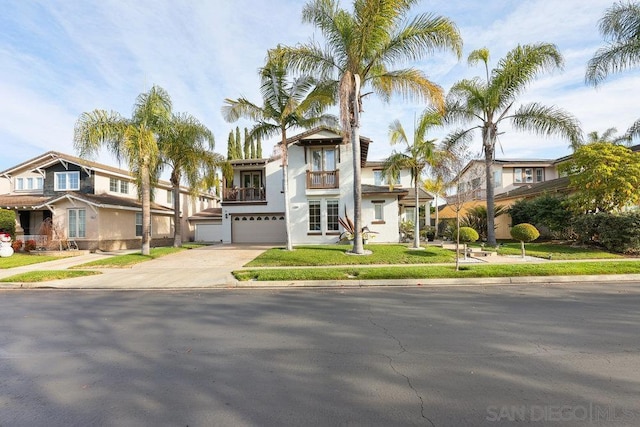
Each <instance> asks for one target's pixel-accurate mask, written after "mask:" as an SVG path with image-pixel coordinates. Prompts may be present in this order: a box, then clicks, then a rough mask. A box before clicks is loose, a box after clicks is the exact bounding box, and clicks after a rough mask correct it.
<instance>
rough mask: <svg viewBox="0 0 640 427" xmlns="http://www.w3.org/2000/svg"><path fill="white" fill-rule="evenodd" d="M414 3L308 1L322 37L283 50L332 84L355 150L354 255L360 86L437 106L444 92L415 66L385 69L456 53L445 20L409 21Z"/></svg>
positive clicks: (308, 14) (308, 18)
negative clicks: (349, 5)
mask: <svg viewBox="0 0 640 427" xmlns="http://www.w3.org/2000/svg"><path fill="white" fill-rule="evenodd" d="M416 3H417V0H354V1H353V12H350V11H347V10H344V9H341V8H339V2H338V0H311V1H310V2H309V3H307V4H306V5H305V7H304V8H303V11H302V20H303V22H306V23H311V24H313V25H314V26H316V27H317V28H318V29H319V30H320V31H321V32H322V34H323V35H324V38H325V46H324V48H323V47H322V46H320V44H318V43H317V42H315V41H313V40H312V41H310V42H308V43H307V44H301V45H298V46H296V47H289V48H286V53H287V55H288V56H289V57H290V58H291V64H292V65H293V67H294V68H295V69H297V70H299V71H301V72H303V73H306V74H313V75H317V76H318V77H319V78H321V79H323V80H324V79H330V80H333V81H334V82H335V84H336V85H337V87H338V94H339V107H340V124H341V127H342V132H343V135H344V139H345V142H351V144H352V153H353V159H352V160H353V176H354V180H353V195H354V196H353V197H354V227H355V235H354V239H353V249H352V252H353V253H356V254H363V253H364V247H363V242H362V232H361V230H362V188H361V174H360V132H359V129H360V112H361V111H362V97H363V96H364V95H366V94H362V92H361V88H362V87H365V86H370V87H371V89H372V90H373V92H375V93H376V94H377V95H379V96H380V97H381V98H382V99H383V100H384V101H389V100H390V98H391V96H392V95H393V94H395V93H398V94H401V95H403V96H405V97H416V98H418V99H421V100H427V101H431V102H432V103H433V104H435V105H437V106H442V103H443V101H442V99H443V95H442V89H441V88H440V87H439V86H438V85H436V84H435V83H433V82H431V81H430V80H429V79H427V77H426V76H425V74H424V73H422V72H421V71H419V70H417V69H415V68H405V69H399V70H391V69H390V67H392V66H393V65H395V64H397V63H401V62H404V61H406V60H417V59H421V58H424V57H426V56H427V55H428V54H431V53H433V51H435V50H436V49H439V50H451V51H453V52H455V53H456V54H458V56H459V55H460V52H461V50H462V39H461V37H460V34H459V33H458V30H457V28H456V26H455V24H454V23H453V22H452V21H450V20H449V19H446V18H443V17H439V16H435V15H431V14H421V15H418V16H416V17H414V18H412V19H409V18H408V16H407V15H408V13H409V10H410V8H411V7H412V6H413V5H415V4H416Z"/></svg>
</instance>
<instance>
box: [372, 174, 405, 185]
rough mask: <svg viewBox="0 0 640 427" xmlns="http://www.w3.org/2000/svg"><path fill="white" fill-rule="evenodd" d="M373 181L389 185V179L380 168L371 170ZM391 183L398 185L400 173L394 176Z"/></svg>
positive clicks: (376, 183) (377, 183)
mask: <svg viewBox="0 0 640 427" xmlns="http://www.w3.org/2000/svg"><path fill="white" fill-rule="evenodd" d="M373 183H374V184H375V185H381V186H382V185H389V181H388V179H387V177H386V176H385V175H384V174H383V173H382V170H374V171H373ZM393 185H400V175H398V176H397V177H395V179H394V180H393Z"/></svg>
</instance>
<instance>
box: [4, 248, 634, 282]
mask: <svg viewBox="0 0 640 427" xmlns="http://www.w3.org/2000/svg"><path fill="white" fill-rule="evenodd" d="M270 247H272V246H270V245H214V246H204V247H200V248H196V249H191V250H186V251H182V252H178V253H176V254H172V255H167V256H164V257H161V258H157V259H154V260H151V261H146V262H142V263H139V264H136V265H134V266H133V267H130V268H105V269H99V271H100V272H101V273H102V274H99V275H95V276H86V277H79V278H73V279H63V280H52V281H47V282H39V283H14V284H11V283H0V289H11V288H13V289H15V288H59V289H122V290H124V289H141V290H145V289H165V290H173V289H203V288H276V287H277V288H280V287H364V286H424V285H457V286H463V285H474V286H475V285H478V284H487V285H490V284H522V283H563V282H567V283H569V282H584V281H615V282H621V281H640V274H632V275H600V276H546V277H497V278H481V279H470V278H465V279H402V280H368V281H364V280H322V281H283V282H257V281H247V282H239V281H237V280H236V279H235V278H234V277H233V276H232V275H231V272H232V271H233V270H238V269H241V268H242V267H243V265H245V264H246V263H247V262H249V261H251V260H252V259H254V258H255V257H256V256H258V255H259V254H261V253H262V252H264V251H265V250H267V249H269V248H270ZM129 252H131V251H129ZM113 255H116V253H96V254H86V255H81V256H76V257H69V258H63V259H59V260H54V261H48V262H44V263H38V264H31V265H28V266H23V267H16V268H10V269H4V270H0V278H5V277H9V276H13V275H15V274H19V273H23V272H28V271H37V270H64V269H67V268H69V267H72V266H76V265H80V264H84V263H87V262H90V261H94V260H98V259H101V258H104V257H109V256H113ZM619 260H620V259H619V258H618V259H609V260H601V261H602V262H615V261H619ZM583 261H593V260H583ZM636 261H638V262H640V260H637V259H636ZM522 262H527V263H550V262H551V263H554V262H563V261H555V260H554V261H549V260H546V259H542V258H535V257H529V256H528V257H526V258H525V259H524V260H523V259H522V258H521V257H519V256H488V257H480V258H471V257H470V258H469V259H468V260H467V261H464V260H461V263H462V264H465V263H491V264H512V263H522ZM424 265H451V263H449V264H424ZM401 266H405V267H406V266H407V264H402V265H401ZM331 267H341V266H331ZM344 267H353V265H350V266H344ZM370 267H376V266H370ZM379 267H387V266H379ZM261 268H282V267H261ZM289 268H296V269H305V268H307V269H308V268H322V267H289Z"/></svg>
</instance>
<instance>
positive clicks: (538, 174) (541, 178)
mask: <svg viewBox="0 0 640 427" xmlns="http://www.w3.org/2000/svg"><path fill="white" fill-rule="evenodd" d="M542 181H544V169H543V168H536V182H542Z"/></svg>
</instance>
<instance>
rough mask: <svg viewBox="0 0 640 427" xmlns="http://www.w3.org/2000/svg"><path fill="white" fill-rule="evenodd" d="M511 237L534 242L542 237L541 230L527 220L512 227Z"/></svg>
mask: <svg viewBox="0 0 640 427" xmlns="http://www.w3.org/2000/svg"><path fill="white" fill-rule="evenodd" d="M511 237H513V238H514V239H515V240H518V241H520V242H532V241H534V240H536V239H537V238H538V237H540V232H539V231H538V229H537V228H535V227H534V226H533V225H531V224H527V223H526V222H525V223H522V224H518V225H515V226H513V227H512V228H511Z"/></svg>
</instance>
